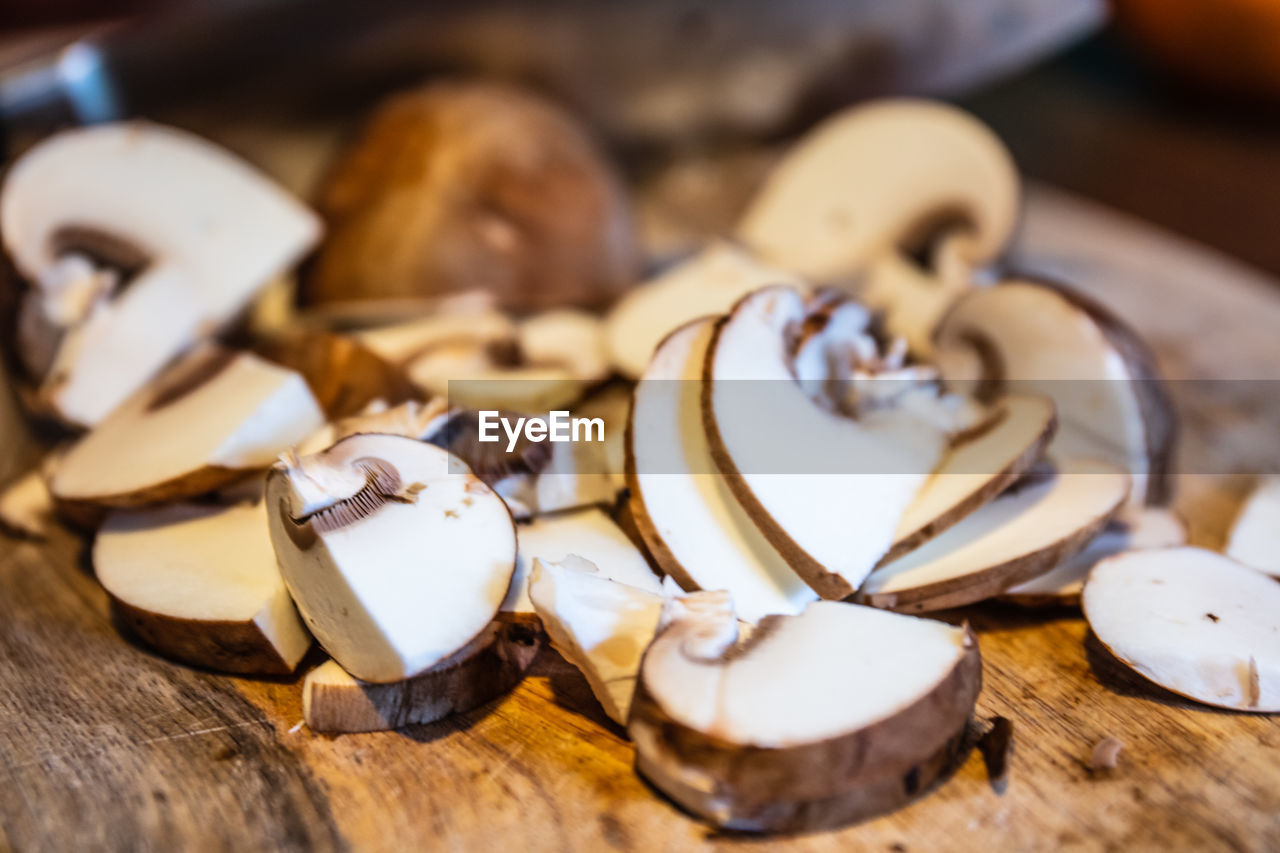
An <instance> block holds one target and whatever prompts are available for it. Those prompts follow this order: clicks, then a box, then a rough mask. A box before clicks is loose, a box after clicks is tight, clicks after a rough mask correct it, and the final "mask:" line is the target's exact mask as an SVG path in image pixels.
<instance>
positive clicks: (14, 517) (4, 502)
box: [0, 466, 55, 539]
mask: <svg viewBox="0 0 1280 853" xmlns="http://www.w3.org/2000/svg"><path fill="white" fill-rule="evenodd" d="M53 509H54V507H53V496H52V495H50V494H49V483H48V481H47V480H46V479H45V475H44V470H43V468H42V467H41V466H36V467H35V468H32V469H31V470H30V471H28V472H27V473H25V474H23V475H22V476H21V477H19V478H17V479H16V480H14V481H13V482H12V483H9V484H8V485H7V486H5V487H4V488H3V489H2V490H0V531H3V532H5V533H8V534H9V535H11V536H19V537H23V538H27V539H44V538H45V537H47V536H48V535H49V530H50V529H51V527H52V526H53V525H54V524H55V521H54V514H53Z"/></svg>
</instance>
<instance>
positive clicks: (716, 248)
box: [605, 241, 804, 379]
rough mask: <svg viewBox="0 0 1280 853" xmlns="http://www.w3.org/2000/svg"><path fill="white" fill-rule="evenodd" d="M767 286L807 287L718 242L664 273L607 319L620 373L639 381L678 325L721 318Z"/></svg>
mask: <svg viewBox="0 0 1280 853" xmlns="http://www.w3.org/2000/svg"><path fill="white" fill-rule="evenodd" d="M769 284H789V285H792V286H794V287H803V286H804V285H803V282H801V281H800V279H799V278H798V277H797V276H796V275H795V274H794V273H791V272H786V271H784V270H782V269H779V268H777V267H773V266H769V265H768V264H765V263H762V262H761V261H759V260H758V259H756V258H754V257H752V255H751V253H750V252H749V251H747V250H746V249H744V248H742V247H740V246H737V245H735V244H734V243H730V242H726V241H719V242H716V243H712V244H711V245H710V246H707V247H706V248H705V249H703V250H702V251H701V252H699V253H698V254H696V255H694V256H693V257H691V258H688V259H686V260H684V261H681V262H680V263H678V264H676V265H675V266H673V267H671V268H670V269H667V270H665V271H663V272H662V273H661V274H659V275H658V276H657V277H655V278H652V279H650V280H649V281H646V282H644V283H643V284H641V285H640V286H638V287H636V288H634V289H632V290H631V291H629V292H627V293H626V294H624V295H623V297H622V298H621V299H619V300H618V303H617V305H615V306H614V307H613V310H612V311H611V312H610V313H609V316H608V318H607V319H606V321H605V331H606V338H607V341H608V346H609V353H610V356H611V358H612V360H613V364H614V366H615V367H616V368H617V369H618V372H619V373H621V374H622V375H624V376H627V377H629V378H632V379H636V378H639V377H640V376H641V375H642V374H643V373H644V370H645V367H646V366H647V365H648V364H649V359H650V357H651V356H652V355H653V352H654V349H655V348H656V347H657V346H658V344H659V343H661V341H662V339H663V338H664V337H665V336H666V335H667V333H668V332H670V331H671V330H672V329H675V328H676V327H677V326H680V325H682V324H684V323H687V322H689V321H691V320H694V319H696V318H698V317H703V316H706V315H709V314H722V313H724V312H725V311H728V310H729V309H730V308H732V307H733V305H734V303H735V302H737V301H738V300H739V299H741V298H742V297H743V296H746V295H747V294H748V293H750V292H751V291H753V290H756V289H758V288H761V287H764V286H765V285H769Z"/></svg>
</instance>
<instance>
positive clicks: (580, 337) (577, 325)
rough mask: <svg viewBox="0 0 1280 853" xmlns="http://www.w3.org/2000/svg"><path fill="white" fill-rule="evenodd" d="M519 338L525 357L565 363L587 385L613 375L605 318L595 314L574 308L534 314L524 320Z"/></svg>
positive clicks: (527, 359) (524, 359)
mask: <svg viewBox="0 0 1280 853" xmlns="http://www.w3.org/2000/svg"><path fill="white" fill-rule="evenodd" d="M516 341H517V344H518V345H519V347H520V357H521V359H522V360H523V361H526V362H528V363H529V364H563V365H565V366H566V367H568V369H569V372H570V373H572V374H573V375H574V377H575V378H577V379H578V380H579V381H580V382H582V383H583V384H584V385H588V384H594V383H597V382H602V381H604V380H605V379H606V378H608V376H609V373H610V370H611V366H610V364H609V353H608V350H607V348H606V346H605V332H604V322H603V321H602V320H601V319H600V318H599V317H597V316H596V315H595V314H590V313H587V312H586V311H578V310H574V309H571V308H558V309H555V310H552V311H544V312H542V313H541V314H534V315H533V316H532V317H529V318H528V319H526V320H524V321H522V322H521V323H520V325H519V327H518V329H517V331H516Z"/></svg>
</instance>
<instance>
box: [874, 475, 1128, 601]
mask: <svg viewBox="0 0 1280 853" xmlns="http://www.w3.org/2000/svg"><path fill="white" fill-rule="evenodd" d="M1128 493H1129V476H1128V475H1127V474H1125V473H1124V472H1123V471H1120V470H1119V469H1116V468H1112V467H1111V466H1108V465H1105V464H1103V463H1097V462H1092V461H1088V460H1081V461H1073V462H1070V463H1063V464H1061V465H1060V466H1059V467H1058V468H1054V467H1051V466H1045V467H1043V468H1041V469H1037V470H1036V471H1034V472H1032V473H1031V474H1029V475H1027V476H1026V477H1025V478H1024V479H1023V480H1022V481H1020V482H1018V483H1015V484H1014V485H1013V486H1011V487H1010V488H1009V489H1008V490H1007V491H1005V493H1004V494H1002V495H1000V497H998V498H996V499H995V500H993V501H991V502H990V503H988V504H986V505H985V506H983V507H982V508H981V509H979V510H978V511H977V512H974V513H973V514H972V515H970V516H968V517H967V518H965V519H964V520H963V521H961V522H960V523H958V524H956V525H955V526H954V527H952V528H951V529H950V530H948V531H946V532H945V533H943V534H942V535H940V536H938V537H936V538H934V539H931V540H929V541H928V542H926V543H925V544H924V545H922V546H920V547H919V548H917V549H916V550H914V551H911V552H910V553H908V554H906V555H905V556H903V557H901V558H899V559H897V560H895V561H894V562H892V563H889V564H888V565H885V566H883V567H882V568H879V569H877V570H876V571H875V572H874V573H872V575H871V576H870V577H869V578H867V581H866V583H865V584H863V586H862V589H860V590H859V591H858V597H857V600H858V601H860V602H862V603H864V604H870V605H871V606H873V607H884V608H886V609H889V610H897V611H901V612H904V613H922V612H925V611H930V610H942V609H945V608H949V607H961V606H963V605H965V604H972V603H974V602H976V601H982V600H983V599H986V598H990V597H992V596H994V595H998V594H999V593H1001V592H1004V591H1005V590H1006V589H1008V588H1009V587H1011V586H1014V585H1015V584H1019V583H1022V582H1023V581H1026V580H1029V579H1030V578H1033V577H1036V576H1037V575H1042V574H1044V573H1045V572H1047V571H1049V570H1050V569H1051V568H1053V567H1054V566H1056V565H1058V564H1059V563H1061V562H1062V561H1063V560H1066V559H1069V558H1071V557H1072V556H1074V555H1075V554H1077V553H1079V552H1080V551H1081V550H1083V549H1084V548H1085V546H1087V545H1088V544H1089V543H1090V542H1091V541H1092V540H1093V538H1094V537H1095V536H1097V535H1098V533H1099V532H1101V531H1102V530H1103V529H1104V528H1105V527H1106V525H1107V523H1108V522H1109V521H1110V520H1111V519H1112V518H1113V517H1114V516H1115V515H1116V513H1118V512H1119V511H1120V509H1121V507H1122V506H1123V504H1124V500H1125V497H1126V496H1127V495H1128Z"/></svg>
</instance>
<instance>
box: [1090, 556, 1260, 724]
mask: <svg viewBox="0 0 1280 853" xmlns="http://www.w3.org/2000/svg"><path fill="white" fill-rule="evenodd" d="M1081 604H1082V605H1083V608H1084V615H1085V618H1086V619H1087V620H1088V621H1089V627H1090V628H1092V629H1093V633H1094V634H1095V635H1096V636H1097V638H1098V640H1100V641H1101V642H1102V644H1103V645H1104V646H1106V647H1107V649H1108V650H1110V652H1111V653H1112V654H1113V655H1114V656H1115V657H1116V658H1117V659H1118V660H1119V661H1120V662H1121V663H1123V664H1125V665H1126V666H1128V667H1129V668H1130V669H1132V670H1134V671H1135V672H1137V673H1138V674H1139V675H1141V676H1143V677H1144V678H1146V679H1147V680H1149V681H1152V682H1154V683H1156V684H1158V685H1160V686H1161V687H1163V688H1165V689H1166V690H1171V691H1173V692H1174V693H1177V694H1179V695H1182V696H1185V697H1187V698H1188V699H1194V700H1195V701H1197V702H1203V703H1204V704H1206V705H1216V706H1217V707H1220V708H1231V709H1234V710H1238V711H1257V712H1263V713H1275V712H1278V711H1280V584H1277V583H1276V582H1275V579H1274V578H1271V577H1269V576H1268V575H1265V574H1263V573H1262V572H1259V571H1257V570H1255V569H1251V568H1249V567H1248V566H1245V565H1242V564H1240V563H1237V562H1236V561H1235V560H1232V559H1230V558H1229V557H1224V556H1222V555H1221V554H1215V553H1214V552H1212V551H1206V550H1204V549H1201V548H1191V547H1187V546H1183V547H1180V548H1156V549H1151V550H1144V551H1127V552H1125V553H1121V554H1116V555H1115V556H1113V557H1108V558H1107V559H1105V560H1103V561H1102V562H1100V563H1098V565H1096V566H1094V567H1093V571H1092V572H1090V573H1089V579H1088V580H1087V581H1086V582H1085V585H1084V592H1083V593H1082V594H1081Z"/></svg>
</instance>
